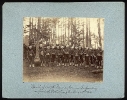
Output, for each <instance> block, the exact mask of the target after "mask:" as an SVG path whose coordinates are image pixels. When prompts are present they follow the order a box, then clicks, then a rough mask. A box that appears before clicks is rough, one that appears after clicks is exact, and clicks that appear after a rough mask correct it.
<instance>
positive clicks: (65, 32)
mask: <svg viewBox="0 0 127 100" xmlns="http://www.w3.org/2000/svg"><path fill="white" fill-rule="evenodd" d="M23 32H24V33H23V81H24V82H100V81H103V52H104V48H103V45H104V19H103V18H78V17H75V18H69V17H61V18H52V17H24V19H23Z"/></svg>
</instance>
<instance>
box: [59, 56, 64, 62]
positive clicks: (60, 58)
mask: <svg viewBox="0 0 127 100" xmlns="http://www.w3.org/2000/svg"><path fill="white" fill-rule="evenodd" d="M62 58H63V57H62V55H58V63H60V62H62Z"/></svg>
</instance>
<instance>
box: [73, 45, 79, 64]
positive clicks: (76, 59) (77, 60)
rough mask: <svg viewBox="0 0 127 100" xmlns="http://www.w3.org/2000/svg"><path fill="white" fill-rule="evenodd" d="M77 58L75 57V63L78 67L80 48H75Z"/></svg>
mask: <svg viewBox="0 0 127 100" xmlns="http://www.w3.org/2000/svg"><path fill="white" fill-rule="evenodd" d="M74 54H75V57H74V62H75V66H78V63H79V52H78V47H77V46H76V47H75V53H74Z"/></svg>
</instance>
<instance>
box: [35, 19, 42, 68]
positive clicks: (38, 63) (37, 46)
mask: <svg viewBox="0 0 127 100" xmlns="http://www.w3.org/2000/svg"><path fill="white" fill-rule="evenodd" d="M37 28H38V30H40V19H39V18H38V27H37ZM37 34H38V35H37V43H36V55H35V59H34V63H35V66H40V62H41V60H40V57H39V33H37Z"/></svg>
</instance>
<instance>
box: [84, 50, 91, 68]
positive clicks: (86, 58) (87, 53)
mask: <svg viewBox="0 0 127 100" xmlns="http://www.w3.org/2000/svg"><path fill="white" fill-rule="evenodd" d="M85 61H86V67H89V61H90V58H89V49H88V48H87V50H86V56H85Z"/></svg>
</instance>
